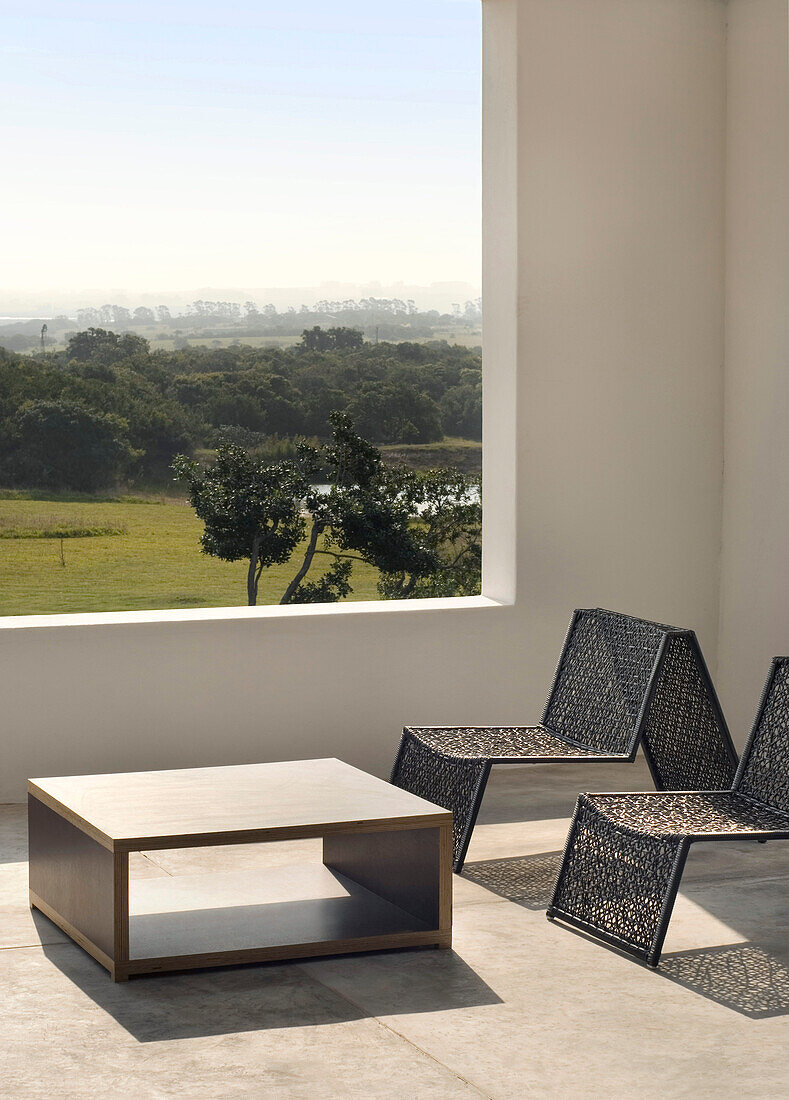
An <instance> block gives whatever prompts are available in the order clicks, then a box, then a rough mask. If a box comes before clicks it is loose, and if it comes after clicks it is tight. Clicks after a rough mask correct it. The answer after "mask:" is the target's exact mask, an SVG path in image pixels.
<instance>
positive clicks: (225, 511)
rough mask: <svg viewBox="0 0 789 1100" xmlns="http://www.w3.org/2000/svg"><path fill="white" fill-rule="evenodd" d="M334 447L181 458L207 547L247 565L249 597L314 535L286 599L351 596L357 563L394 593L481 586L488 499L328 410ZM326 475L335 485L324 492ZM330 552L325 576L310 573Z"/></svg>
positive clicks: (232, 449) (230, 449) (223, 448)
mask: <svg viewBox="0 0 789 1100" xmlns="http://www.w3.org/2000/svg"><path fill="white" fill-rule="evenodd" d="M331 421H332V429H333V438H332V442H331V443H330V444H327V445H325V446H323V447H313V446H309V445H307V444H305V443H302V444H300V446H299V450H298V457H297V459H296V460H295V461H294V460H285V461H280V462H277V463H271V464H265V463H261V462H260V461H258V460H255V459H253V458H252V457H250V455H248V454H247V452H245V451H244V450H243V449H242V448H241V447H237V446H232V445H229V444H222V445H220V447H219V448H218V450H217V459H216V463H215V464H214V466H212V467H210V468H209V469H207V470H204V469H201V468H200V466H199V465H198V464H197V463H196V462H190V461H189V460H188V459H186V458H185V457H184V456H179V457H178V458H177V459H176V460H175V462H174V464H173V468H174V470H175V472H176V476H177V477H178V478H180V479H181V480H183V481H185V482H186V484H187V486H188V490H189V500H190V503H191V504H192V506H193V507H194V509H195V511H196V513H197V515H198V517H199V518H200V519H202V520H203V522H204V524H205V531H204V533H203V536H202V539H201V542H202V547H203V551H204V552H205V553H207V554H212V555H213V556H215V557H219V558H222V559H223V560H225V561H239V560H242V559H243V560H246V561H248V563H249V564H248V568H247V599H248V602H249V604H250V605H253V604H255V603H256V602H257V595H258V585H259V581H260V577H261V575H262V572H263V570H264V569H266V568H268V567H269V566H271V565H275V564H282V563H284V562H285V561H287V560H289V558H290V557H291V556H292V555H293V554H294V552H295V550H296V548H297V546H298V544H299V542H300V541H301V540H302V539H305V547H304V552H303V555H302V556H300V558H299V559H298V565H297V567H296V572H295V573H294V576H293V578H292V579H291V581H290V583H289V584H288V585H287V586H286V588H285V591H284V592H283V594H282V597H281V599H280V603H283V604H291V603H318V602H322V603H328V602H335V601H336V600H339V599H342V598H343V597H344V596H347V595H348V594H349V593H350V592H351V571H352V568H353V562H354V561H364V562H367V563H369V564H370V565H373V566H375V567H376V568H377V569H378V570H379V571H380V573H381V580H380V583H379V592H380V593H381V595H382V596H383V597H384V598H385V599H406V598H408V597H411V596H415V595H420V596H421V595H433V594H436V595H439V594H440V595H466V594H469V593H471V592H472V591H474V592H476V591H478V590H479V566H480V561H481V549H480V521H481V511H480V505H479V497H478V495H475V494H474V492H473V490H472V488H471V486H470V484H469V482H468V480H467V479H466V478H464V477H463V475H462V474H458V473H456V472H455V471H443V470H436V471H430V472H429V473H428V475H421V474H418V473H415V472H414V471H411V470H407V469H406V468H400V467H397V468H391V467H387V466H385V465H384V463H383V460H382V457H381V452H380V451H379V450H378V449H377V448H376V447H374V446H373V445H372V444H371V443H368V442H367V441H366V440H365V439H363V438H362V437H361V436H360V435H359V434H358V433H357V432H356V431H355V429H354V427H353V425H352V423H351V421H350V419H349V417H348V416H346V415H345V414H343V413H332V415H331ZM319 476H321V477H328V478H329V480H330V482H331V487H330V489H329V491H328V492H324V491H322V490H321V489H319V488H318V486H317V485H316V482H317V481H318V478H319ZM325 557H328V558H329V559H330V563H329V565H328V568H327V569H326V571H325V572H323V573H322V574H321V575H319V576H318V577H317V579H312V570H313V567H314V566H315V564H316V562H317V561H318V560H319V559H320V560H323V559H324V558H325Z"/></svg>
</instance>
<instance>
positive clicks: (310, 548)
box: [279, 523, 325, 603]
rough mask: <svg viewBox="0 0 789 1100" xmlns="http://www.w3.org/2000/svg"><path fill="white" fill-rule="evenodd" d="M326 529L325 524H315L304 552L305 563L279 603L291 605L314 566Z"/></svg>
mask: <svg viewBox="0 0 789 1100" xmlns="http://www.w3.org/2000/svg"><path fill="white" fill-rule="evenodd" d="M324 528H325V524H323V523H313V525H312V531H310V541H309V542H308V543H307V549H306V550H305V552H304V561H303V562H302V563H301V568H300V569H299V571H298V573H297V574H296V576H295V577H294V578H293V580H292V581H291V582H290V584H289V585H288V587H287V588H286V589H285V595H284V596H283V597H282V599H281V600H280V601H279V602H280V603H290V601H291V600H292V599H293V595H294V593H295V592H296V589H297V588H298V587H299V585H300V584H301V582H302V581H303V580H304V578H305V577H306V576H307V573H308V572H309V568H310V566H311V565H312V559H313V558H314V557H315V549H316V547H317V545H318V539H319V537H320V536H321V535H322V534H323V531H324Z"/></svg>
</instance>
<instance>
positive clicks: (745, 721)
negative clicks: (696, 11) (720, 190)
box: [718, 0, 789, 736]
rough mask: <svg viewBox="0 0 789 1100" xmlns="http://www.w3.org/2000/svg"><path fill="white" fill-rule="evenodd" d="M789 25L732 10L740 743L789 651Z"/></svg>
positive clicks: (723, 669) (730, 568)
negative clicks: (775, 665)
mask: <svg viewBox="0 0 789 1100" xmlns="http://www.w3.org/2000/svg"><path fill="white" fill-rule="evenodd" d="M788 22H789V21H788V20H787V3H786V0H730V3H729V10H728V75H729V79H728V158H727V263H726V272H727V277H726V388H725V405H726V413H725V425H726V432H725V478H724V508H723V557H722V584H721V622H720V661H719V676H718V679H719V685H720V692H721V697H722V701H723V703H724V707H725V708H726V712H727V714H729V716H730V720H731V722H732V726H733V728H734V729H735V731H737V732H739V733H740V735H741V736H742V735H743V734H744V733H745V731H746V730H747V729H748V727H749V725H750V722H751V720H752V718H753V714H754V711H755V707H756V702H757V699H758V697H759V692H760V691H761V688H762V684H763V682H764V678H765V675H766V673H767V668H768V664H769V660H770V658H771V657H772V656H775V655H777V654H786V653H789V57H788V53H789V46H788V43H789V26H788V25H787V24H788Z"/></svg>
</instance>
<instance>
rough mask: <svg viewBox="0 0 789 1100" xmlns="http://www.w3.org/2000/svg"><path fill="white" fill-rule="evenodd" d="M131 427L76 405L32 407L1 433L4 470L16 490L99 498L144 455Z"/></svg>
mask: <svg viewBox="0 0 789 1100" xmlns="http://www.w3.org/2000/svg"><path fill="white" fill-rule="evenodd" d="M127 431H128V424H127V422H126V421H125V420H123V419H122V418H121V417H119V416H113V415H112V414H110V413H98V412H95V411H93V410H92V409H87V408H85V407H84V406H83V405H81V404H78V403H77V402H73V401H30V402H27V403H26V404H24V405H22V407H21V408H20V409H18V410H17V412H16V414H15V415H14V416H12V417H11V419H10V422H6V425H5V430H3V431H1V432H0V439H2V440H3V443H2V449H1V450H0V469H2V470H3V471H4V473H5V476H6V477H8V478H9V480H10V481H11V484H15V485H26V486H30V487H35V488H45V489H77V490H81V491H84V492H95V491H96V490H97V489H102V488H105V487H106V486H108V485H114V484H116V483H117V482H118V480H119V479H120V478H121V477H122V476H123V475H124V473H125V472H126V471H127V470H128V468H129V467H130V466H131V464H132V463H133V462H134V460H135V459H136V458H138V457H139V455H140V452H138V451H135V450H133V449H132V447H131V446H130V445H129V441H128V438H127Z"/></svg>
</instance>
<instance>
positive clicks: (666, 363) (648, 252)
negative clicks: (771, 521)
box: [0, 0, 724, 799]
mask: <svg viewBox="0 0 789 1100" xmlns="http://www.w3.org/2000/svg"><path fill="white" fill-rule="evenodd" d="M484 11H485V25H486V78H485V126H484V151H483V157H484V164H485V185H484V195H485V197H484V202H485V204H486V240H485V257H484V287H485V308H486V336H485V340H486V349H485V357H486V372H487V380H486V391H485V432H486V440H485V467H486V472H485V477H486V520H485V522H486V539H487V542H486V553H485V591H486V592H487V593H488V594H489V595H491V596H493V597H495V598H497V599H499V600H502V601H510V600H514V602H512V603H511V604H509V605H506V604H505V605H502V606H475V607H467V608H462V609H454V610H448V609H429V608H410V609H408V610H403V609H392V608H391V607H389V608H387V609H386V610H383V611H376V610H371V611H365V610H363V609H358V608H357V609H355V610H353V609H346V608H341V609H338V608H335V609H333V610H332V611H330V612H327V613H325V614H315V613H310V614H307V613H304V612H303V611H301V610H296V611H293V612H291V611H287V610H286V611H285V612H284V613H274V614H270V613H268V612H266V611H265V610H264V611H261V612H260V613H257V614H254V613H253V614H249V613H236V614H234V615H233V616H232V617H230V618H226V619H222V618H221V617H216V616H210V615H200V614H199V613H191V614H188V615H184V616H183V621H174V619H176V618H177V617H176V616H162V617H161V618H162V621H152V622H141V621H137V620H139V618H140V617H139V616H126V617H123V616H119V617H118V621H117V622H115V623H109V622H108V623H107V624H106V625H102V626H97V625H88V624H85V625H57V624H55V623H53V624H50V625H33V624H30V625H27V626H24V625H22V626H18V627H16V628H9V629H3V628H2V627H1V626H0V697H1V698H2V703H3V706H2V718H1V719H0V720H1V721H2V748H3V753H2V767H0V799H17V798H20V797H21V796H22V794H23V789H24V779H25V777H26V776H28V775H37V774H38V775H41V774H57V773H64V772H65V773H68V772H81V771H101V770H125V769H134V768H156V767H168V766H174V765H180V766H188V765H200V764H212V763H219V762H227V763H231V762H241V761H249V760H265V759H277V758H283V757H304V756H312V755H338V756H341V757H345V758H346V759H348V760H349V761H351V762H353V763H357V764H359V765H361V766H362V767H367V768H369V769H372V770H375V771H378V772H379V773H381V774H385V773H386V772H387V770H388V767H389V765H390V763H391V760H392V757H393V754H394V750H395V746H396V743H397V739H398V731H399V729H400V727H402V725H403V723H404V722H412V723H418V722H423V723H442V724H443V723H452V722H464V723H465V722H468V723H481V722H491V723H496V722H501V723H505V722H515V721H529V720H536V719H537V718H538V716H539V712H540V710H541V707H542V703H543V700H544V696H545V692H546V690H547V686H548V683H549V680H550V677H551V675H552V672H553V668H554V664H555V661H556V657H557V654H558V648H559V646H560V644H561V641H562V638H563V636H564V631H565V628H566V625H567V621H568V619H569V615H570V611H571V609H572V607H573V606H575V605H597V604H601V605H604V606H609V607H614V608H619V609H622V610H627V611H631V612H633V613H636V614H640V615H645V616H649V617H654V618H658V619H661V620H663V621H668V622H675V623H677V624H678V625H692V626H694V627H696V628H697V630H698V631H699V635H700V638H701V641H702V645H703V646H704V647H705V649H706V651H707V653H708V656H710V657H712V656H713V653H712V649H713V647H714V643H715V639H716V631H717V606H718V604H717V595H718V588H717V582H718V573H717V560H718V547H719V537H720V519H721V517H720V469H721V463H722V443H721V430H720V427H721V401H722V375H721V361H722V308H721V307H722V278H723V259H722V240H723V223H722V217H723V188H722V178H723V157H724V116H723V108H724V95H723V64H724V38H723V14H722V12H723V9H722V8H721V7H720V6H719V5H718V4H717V2H713V0H485V3H484Z"/></svg>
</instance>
